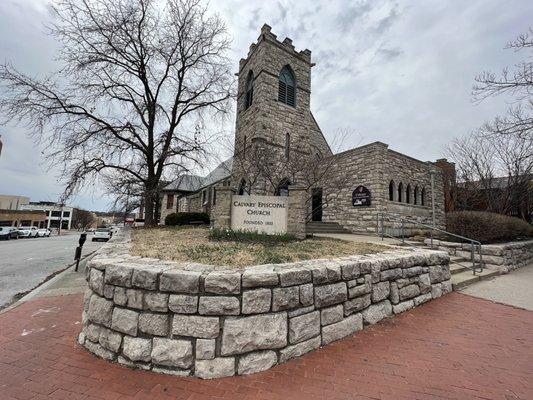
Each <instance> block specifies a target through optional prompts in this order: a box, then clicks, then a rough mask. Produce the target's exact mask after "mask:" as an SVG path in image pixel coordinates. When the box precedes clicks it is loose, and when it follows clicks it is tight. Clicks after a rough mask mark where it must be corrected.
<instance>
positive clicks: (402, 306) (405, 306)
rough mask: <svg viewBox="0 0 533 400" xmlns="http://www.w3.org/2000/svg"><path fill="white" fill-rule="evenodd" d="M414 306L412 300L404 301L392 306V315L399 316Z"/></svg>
mask: <svg viewBox="0 0 533 400" xmlns="http://www.w3.org/2000/svg"><path fill="white" fill-rule="evenodd" d="M414 306H415V303H414V302H413V300H407V301H404V302H401V303H398V304H394V305H393V306H392V311H394V314H399V313H402V312H404V311H407V310H410V309H411V308H413V307H414Z"/></svg>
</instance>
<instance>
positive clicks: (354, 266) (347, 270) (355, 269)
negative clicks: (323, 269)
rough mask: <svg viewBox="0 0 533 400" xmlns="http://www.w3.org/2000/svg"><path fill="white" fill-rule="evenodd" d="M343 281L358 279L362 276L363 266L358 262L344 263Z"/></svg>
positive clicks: (342, 267)
mask: <svg viewBox="0 0 533 400" xmlns="http://www.w3.org/2000/svg"><path fill="white" fill-rule="evenodd" d="M341 271H342V279H344V280H349V279H355V278H358V277H359V275H360V274H361V264H360V263H359V262H356V261H349V262H343V263H342V264H341Z"/></svg>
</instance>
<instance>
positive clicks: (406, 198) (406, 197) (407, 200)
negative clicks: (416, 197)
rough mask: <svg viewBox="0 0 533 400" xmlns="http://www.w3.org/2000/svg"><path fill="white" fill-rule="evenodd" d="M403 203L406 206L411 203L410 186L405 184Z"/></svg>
mask: <svg viewBox="0 0 533 400" xmlns="http://www.w3.org/2000/svg"><path fill="white" fill-rule="evenodd" d="M405 202H406V203H407V204H409V203H411V184H410V183H408V184H407V189H406V190H405Z"/></svg>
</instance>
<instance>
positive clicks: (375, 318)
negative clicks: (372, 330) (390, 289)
mask: <svg viewBox="0 0 533 400" xmlns="http://www.w3.org/2000/svg"><path fill="white" fill-rule="evenodd" d="M391 315H392V306H391V304H390V301H388V300H383V301H381V302H379V303H376V304H371V305H370V306H369V307H368V308H366V309H365V310H363V319H364V321H365V323H367V324H376V323H378V322H379V321H381V320H382V319H383V318H386V317H389V316H391Z"/></svg>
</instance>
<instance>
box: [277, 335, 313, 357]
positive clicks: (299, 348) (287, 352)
mask: <svg viewBox="0 0 533 400" xmlns="http://www.w3.org/2000/svg"><path fill="white" fill-rule="evenodd" d="M320 344H321V339H320V336H317V337H315V338H313V339H309V340H306V341H305V342H301V343H298V344H295V345H292V346H287V347H285V348H283V349H281V350H280V351H279V362H280V363H283V362H285V361H288V360H290V359H291V358H295V357H300V356H301V355H304V354H305V353H309V352H310V351H313V350H316V349H318V348H319V347H320Z"/></svg>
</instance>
